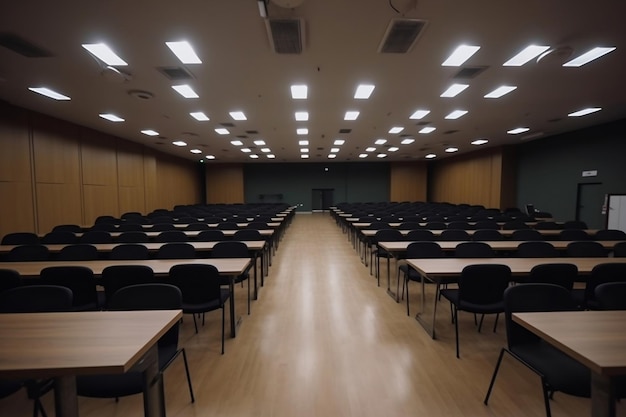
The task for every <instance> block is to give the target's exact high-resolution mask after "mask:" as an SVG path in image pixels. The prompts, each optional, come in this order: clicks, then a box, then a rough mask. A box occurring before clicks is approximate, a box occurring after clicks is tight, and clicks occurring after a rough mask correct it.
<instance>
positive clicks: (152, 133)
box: [141, 129, 159, 136]
mask: <svg viewBox="0 0 626 417" xmlns="http://www.w3.org/2000/svg"><path fill="white" fill-rule="evenodd" d="M141 133H143V134H144V135H148V136H159V132H157V131H156V130H152V129H145V130H142V131H141Z"/></svg>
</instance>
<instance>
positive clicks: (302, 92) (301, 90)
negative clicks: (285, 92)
mask: <svg viewBox="0 0 626 417" xmlns="http://www.w3.org/2000/svg"><path fill="white" fill-rule="evenodd" d="M307 96H308V87H307V86H306V85H304V84H296V85H292V86H291V98H293V99H296V100H303V99H306V98H307Z"/></svg>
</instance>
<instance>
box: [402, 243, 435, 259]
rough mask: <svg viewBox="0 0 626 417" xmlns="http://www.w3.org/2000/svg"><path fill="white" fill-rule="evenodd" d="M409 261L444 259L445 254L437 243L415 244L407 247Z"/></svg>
mask: <svg viewBox="0 0 626 417" xmlns="http://www.w3.org/2000/svg"><path fill="white" fill-rule="evenodd" d="M406 257H407V259H412V258H443V257H444V252H443V249H441V246H439V244H437V242H428V241H421V242H413V243H409V245H408V246H407V247H406Z"/></svg>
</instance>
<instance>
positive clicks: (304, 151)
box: [300, 148, 309, 153]
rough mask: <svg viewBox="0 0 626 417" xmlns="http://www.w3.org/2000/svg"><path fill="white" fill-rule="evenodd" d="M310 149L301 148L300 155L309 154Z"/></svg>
mask: <svg viewBox="0 0 626 417" xmlns="http://www.w3.org/2000/svg"><path fill="white" fill-rule="evenodd" d="M308 152H309V148H300V153H308Z"/></svg>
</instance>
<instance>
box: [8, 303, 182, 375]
mask: <svg viewBox="0 0 626 417" xmlns="http://www.w3.org/2000/svg"><path fill="white" fill-rule="evenodd" d="M181 317H182V310H158V311H90V312H79V313H23V314H0V334H2V337H0V376H1V377H3V378H5V377H6V378H31V377H36V378H47V377H54V376H62V375H84V374H104V373H123V372H126V371H128V370H129V369H130V368H131V367H132V366H133V365H134V364H135V363H137V361H138V360H140V359H141V358H142V357H143V356H144V355H145V354H146V352H147V351H148V350H149V349H150V347H151V346H153V345H154V344H155V343H156V342H157V340H158V339H159V338H160V337H161V336H163V335H164V334H165V333H166V332H167V330H169V329H170V328H171V327H172V326H173V325H175V324H176V322H177V321H178V320H180V318H181Z"/></svg>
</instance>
